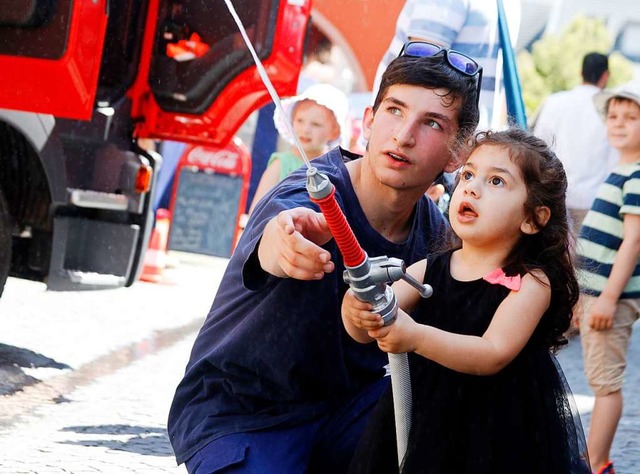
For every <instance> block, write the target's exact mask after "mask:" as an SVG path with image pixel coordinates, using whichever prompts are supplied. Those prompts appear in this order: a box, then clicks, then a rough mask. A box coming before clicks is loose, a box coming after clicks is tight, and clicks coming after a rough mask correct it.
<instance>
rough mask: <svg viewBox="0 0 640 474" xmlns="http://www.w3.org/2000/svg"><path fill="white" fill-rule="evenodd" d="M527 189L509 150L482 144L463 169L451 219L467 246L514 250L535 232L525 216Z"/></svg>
mask: <svg viewBox="0 0 640 474" xmlns="http://www.w3.org/2000/svg"><path fill="white" fill-rule="evenodd" d="M526 200H527V187H526V185H525V182H524V179H523V177H522V173H521V171H520V168H519V167H518V166H517V165H516V164H515V163H514V162H513V161H511V159H510V158H509V153H508V151H507V149H506V148H504V147H499V146H495V145H480V146H478V147H477V148H476V149H475V150H474V151H473V152H472V153H471V156H470V157H469V159H468V161H467V163H466V164H465V165H464V166H463V167H462V169H461V171H460V175H459V182H458V185H457V187H456V189H455V190H454V192H453V196H452V197H451V205H450V207H449V219H450V221H451V226H452V227H453V230H454V231H455V232H456V234H457V235H458V236H459V237H460V239H461V240H462V241H463V242H464V243H465V244H470V245H473V246H476V247H484V248H487V249H490V248H499V249H504V248H509V249H510V248H512V247H513V246H514V245H515V244H516V243H517V242H518V240H519V239H520V237H521V236H522V234H523V233H534V232H536V230H535V228H534V226H533V225H532V224H531V223H530V222H529V220H528V218H527V217H526V214H525V207H524V205H525V202H526Z"/></svg>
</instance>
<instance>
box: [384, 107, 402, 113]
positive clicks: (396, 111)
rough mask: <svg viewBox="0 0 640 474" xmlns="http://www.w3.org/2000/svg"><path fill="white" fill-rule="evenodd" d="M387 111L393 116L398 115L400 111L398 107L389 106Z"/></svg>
mask: <svg viewBox="0 0 640 474" xmlns="http://www.w3.org/2000/svg"><path fill="white" fill-rule="evenodd" d="M387 110H388V111H389V112H390V113H392V114H393V115H400V109H399V108H398V107H395V106H391V107H389V108H388V109H387Z"/></svg>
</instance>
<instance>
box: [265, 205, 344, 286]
mask: <svg viewBox="0 0 640 474" xmlns="http://www.w3.org/2000/svg"><path fill="white" fill-rule="evenodd" d="M330 239H331V232H330V231H329V228H328V227H327V223H326V221H325V219H324V216H323V215H322V213H320V212H315V211H313V210H312V209H307V208H305V207H298V208H294V209H288V210H286V211H282V212H280V213H279V214H278V215H277V216H276V217H274V218H273V219H271V220H270V221H269V223H268V224H267V225H266V227H265V229H264V233H263V234H262V239H261V240H260V243H259V244H258V259H259V260H260V266H261V267H262V269H263V270H264V271H266V272H268V273H271V274H272V275H274V276H277V277H280V278H286V277H291V278H297V279H298V280H319V279H321V278H322V277H323V276H324V274H325V273H330V272H332V271H333V269H334V264H333V262H331V254H330V253H329V252H327V251H326V250H325V249H323V248H322V247H320V245H322V244H325V243H326V242H328V241H329V240H330Z"/></svg>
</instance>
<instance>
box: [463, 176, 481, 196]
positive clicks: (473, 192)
mask: <svg viewBox="0 0 640 474" xmlns="http://www.w3.org/2000/svg"><path fill="white" fill-rule="evenodd" d="M477 183H478V181H477V180H473V181H471V182H470V183H467V185H466V186H465V187H464V193H465V194H466V195H469V196H473V197H475V198H477V197H479V196H480V187H479V185H478V184H477Z"/></svg>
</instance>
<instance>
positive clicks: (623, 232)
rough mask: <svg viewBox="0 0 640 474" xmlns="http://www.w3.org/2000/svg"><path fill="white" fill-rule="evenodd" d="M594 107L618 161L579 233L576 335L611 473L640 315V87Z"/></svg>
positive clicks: (600, 464) (597, 449)
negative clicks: (628, 357) (628, 364)
mask: <svg viewBox="0 0 640 474" xmlns="http://www.w3.org/2000/svg"><path fill="white" fill-rule="evenodd" d="M594 102H595V104H596V107H597V109H598V111H599V112H600V113H601V115H602V116H603V117H604V118H605V122H606V126H607V137H608V139H609V142H610V143H611V146H612V147H613V148H615V149H617V150H618V151H619V152H620V159H619V162H618V165H617V166H616V167H615V168H614V169H613V171H612V172H611V174H609V177H608V178H607V179H606V181H605V182H604V184H603V185H602V186H601V187H600V188H599V190H598V195H597V197H596V199H595V201H594V203H593V205H592V207H591V210H590V211H589V212H588V213H587V216H586V217H585V220H584V223H583V226H582V229H581V231H580V238H579V240H578V256H579V266H580V274H579V276H580V283H581V285H582V288H581V292H582V293H583V300H584V316H583V318H582V321H581V322H580V334H581V338H582V349H583V357H584V366H585V373H586V375H587V379H588V381H589V385H590V386H591V388H592V390H593V391H594V393H595V396H596V399H595V405H594V407H593V412H592V414H591V425H590V428H589V436H588V438H587V447H588V450H589V459H590V461H591V468H592V469H593V471H594V472H595V473H597V474H613V473H614V469H613V463H612V462H611V461H610V460H609V453H610V450H611V445H612V444H613V439H614V436H615V433H616V429H617V426H618V422H619V421H620V417H621V416H622V380H623V375H624V369H625V366H626V354H627V348H628V345H629V339H630V337H631V327H632V325H633V323H634V322H635V321H637V320H638V315H639V312H640V265H639V263H638V257H639V256H640V82H631V83H628V84H626V85H624V86H622V87H620V88H618V89H616V90H614V91H605V92H601V93H599V94H597V95H595V96H594Z"/></svg>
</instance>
